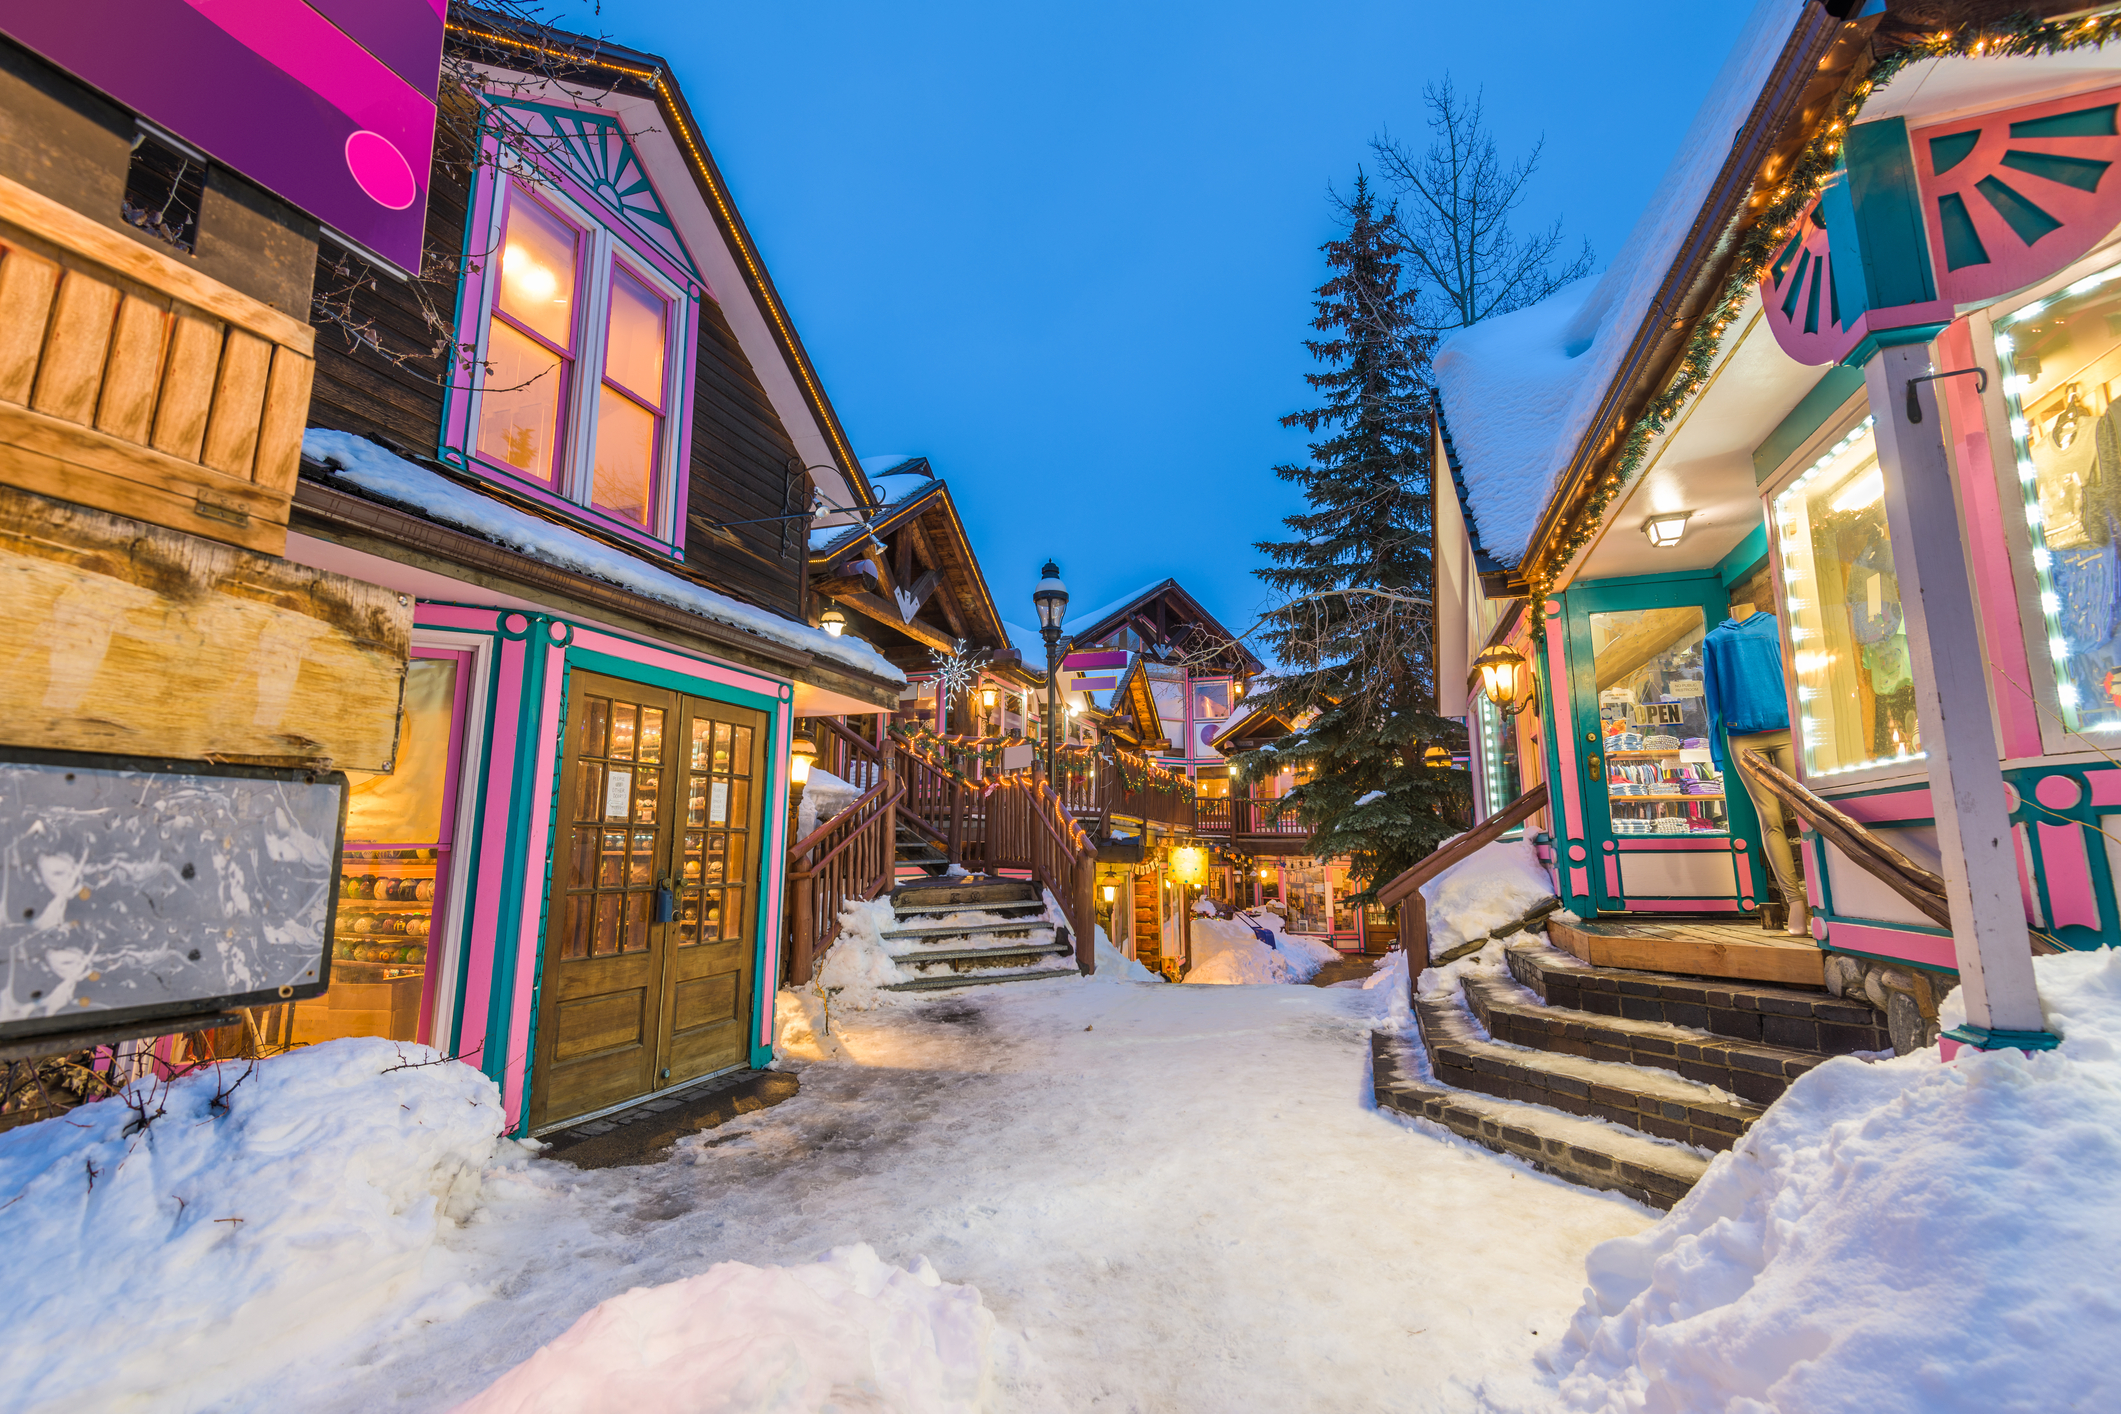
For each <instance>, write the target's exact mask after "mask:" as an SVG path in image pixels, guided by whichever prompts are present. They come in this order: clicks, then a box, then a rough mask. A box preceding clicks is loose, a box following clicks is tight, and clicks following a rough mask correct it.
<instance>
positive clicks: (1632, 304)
mask: <svg viewBox="0 0 2121 1414" xmlns="http://www.w3.org/2000/svg"><path fill="white" fill-rule="evenodd" d="M1805 3H1806V0H1759V3H1758V4H1757V5H1756V6H1755V7H1754V10H1753V16H1752V18H1751V19H1750V20H1748V21H1747V22H1746V27H1745V30H1744V32H1743V33H1742V34H1741V35H1740V36H1739V38H1738V42H1737V43H1736V44H1735V45H1734V46H1733V47H1732V49H1731V53H1730V57H1729V58H1727V59H1726V60H1725V61H1724V64H1723V69H1722V71H1721V72H1720V73H1718V74H1717V76H1716V79H1715V81H1714V82H1712V83H1711V84H1710V85H1709V89H1708V98H1707V99H1706V100H1705V101H1704V102H1703V103H1702V105H1701V109H1700V111H1699V112H1698V113H1697V114H1695V117H1694V122H1693V125H1692V126H1691V127H1690V128H1689V129H1688V130H1687V133H1686V135H1685V137H1684V138H1683V139H1682V140H1681V142H1680V144H1679V151H1678V152H1677V154H1676V155H1674V157H1673V158H1672V163H1671V166H1669V167H1668V168H1666V169H1665V174H1664V178H1663V180H1662V181H1660V182H1659V183H1658V185H1657V190H1656V192H1655V194H1654V195H1653V196H1652V198H1651V200H1650V202H1649V204H1648V206H1647V208H1646V209H1645V210H1644V212H1643V215H1642V217H1641V219H1640V220H1638V221H1637V222H1636V224H1635V229H1634V230H1633V231H1632V232H1630V233H1629V235H1628V238H1627V241H1626V243H1625V244H1623V245H1622V246H1621V248H1620V253H1619V254H1618V255H1617V256H1615V257H1614V259H1613V263H1612V265H1611V266H1609V267H1608V268H1607V269H1606V271H1605V273H1604V274H1602V275H1594V276H1590V277H1588V278H1586V279H1583V280H1579V281H1577V282H1576V283H1575V284H1572V285H1569V286H1567V287H1566V288H1564V289H1563V290H1561V291H1560V292H1559V293H1557V294H1555V295H1553V296H1551V297H1550V298H1548V299H1547V300H1545V301H1543V302H1542V303H1540V304H1537V305H1534V306H1532V307H1531V308H1529V309H1521V310H1518V311H1516V312H1515V313H1513V314H1506V315H1502V316H1500V317H1498V318H1495V319H1491V320H1487V321H1485V322H1483V323H1481V324H1478V325H1476V326H1474V327H1473V328H1471V329H1464V330H1460V331H1459V332H1458V333H1456V334H1453V335H1452V336H1451V337H1450V338H1448V339H1446V340H1445V341H1444V343H1443V345H1442V346H1441V347H1440V348H1439V349H1438V350H1437V352H1436V358H1435V365H1434V366H1435V374H1436V387H1437V391H1438V393H1439V394H1440V396H1441V398H1442V402H1443V410H1444V420H1445V422H1446V424H1447V425H1448V426H1449V428H1450V432H1451V443H1452V446H1453V448H1454V449H1455V450H1456V451H1457V453H1458V461H1459V469H1460V471H1461V473H1462V474H1463V475H1464V477H1465V481H1466V492H1467V501H1468V505H1467V510H1468V512H1469V513H1470V514H1471V516H1472V519H1473V522H1474V524H1475V525H1476V526H1478V528H1479V531H1480V542H1481V544H1482V545H1483V546H1484V547H1485V548H1486V549H1487V550H1488V552H1489V553H1491V554H1492V555H1494V557H1495V558H1496V560H1498V561H1499V562H1501V563H1502V564H1504V565H1508V566H1515V565H1517V564H1518V563H1520V562H1521V561H1522V560H1523V558H1524V555H1525V551H1526V550H1527V549H1528V548H1529V547H1530V543H1531V539H1532V532H1533V530H1534V529H1535V528H1536V527H1537V526H1538V524H1539V517H1540V514H1541V513H1542V512H1543V511H1545V509H1546V507H1547V502H1548V500H1549V499H1550V498H1551V497H1552V496H1553V494H1554V490H1555V487H1556V485H1557V484H1558V482H1559V481H1560V478H1561V473H1562V470H1563V468H1565V467H1566V466H1567V465H1568V463H1569V459H1570V458H1571V457H1572V456H1573V455H1574V454H1575V451H1576V447H1577V444H1578V443H1579V442H1581V441H1582V439H1583V437H1584V434H1585V433H1586V432H1588V431H1589V430H1590V426H1591V420H1592V418H1593V417H1595V416H1596V415H1597V410H1598V404H1599V401H1600V399H1602V398H1603V397H1604V396H1605V392H1606V389H1607V388H1608V387H1609V386H1611V384H1612V381H1613V377H1614V375H1615V373H1616V372H1617V371H1618V370H1619V367H1620V362H1621V359H1622V358H1623V357H1625V356H1626V353H1627V346H1628V343H1629V341H1630V340H1632V339H1633V338H1634V336H1635V331H1636V330H1637V329H1638V328H1639V327H1640V326H1641V324H1642V320H1643V317H1644V315H1645V313H1646V312H1647V310H1648V308H1649V305H1650V302H1651V301H1652V300H1653V299H1655V298H1656V295H1657V290H1658V287H1659V286H1660V285H1662V284H1663V283H1664V279H1665V277H1666V275H1668V274H1669V273H1670V272H1671V268H1672V262H1673V260H1674V259H1675V258H1676V257H1677V255H1678V253H1679V249H1680V246H1681V244H1682V243H1683V242H1684V241H1685V240H1686V236H1687V232H1688V230H1689V229H1691V227H1692V226H1693V223H1694V220H1695V218H1696V217H1697V216H1699V215H1700V213H1701V208H1702V206H1703V205H1704V203H1705V202H1706V201H1707V199H1708V196H1709V192H1710V189H1711V188H1712V187H1713V186H1714V184H1715V181H1716V177H1717V174H1718V172H1719V171H1721V169H1722V167H1723V163H1724V159H1725V158H1727V157H1728V156H1729V155H1730V152H1731V142H1732V135H1733V134H1734V133H1736V132H1738V131H1739V129H1740V128H1741V127H1743V126H1744V124H1745V121H1746V119H1747V117H1748V116H1749V115H1750V114H1751V112H1752V109H1753V105H1754V103H1755V102H1756V101H1757V100H1758V98H1759V96H1760V91H1761V89H1762V87H1763V86H1764V85H1765V83H1766V82H1767V79H1768V76H1769V75H1770V74H1771V73H1772V72H1773V70H1774V66H1775V61H1776V59H1777V58H1778V57H1779V56H1780V54H1781V53H1782V49H1783V43H1784V41H1785V40H1786V39H1787V38H1788V36H1789V34H1790V32H1791V29H1792V27H1793V26H1794V25H1795V24H1796V22H1797V20H1798V18H1799V17H1800V15H1801V14H1802V12H1803V9H1804V6H1805Z"/></svg>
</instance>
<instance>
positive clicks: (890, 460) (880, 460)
mask: <svg viewBox="0 0 2121 1414" xmlns="http://www.w3.org/2000/svg"><path fill="white" fill-rule="evenodd" d="M912 460H913V457H912V455H910V454H909V453H906V452H886V453H884V454H883V455H882V456H875V457H863V458H862V459H861V461H862V475H864V476H867V477H870V478H871V479H874V478H876V477H879V476H882V475H883V474H884V473H885V472H888V471H890V470H891V469H892V468H893V467H897V466H904V465H905V464H906V463H907V462H910V461H912Z"/></svg>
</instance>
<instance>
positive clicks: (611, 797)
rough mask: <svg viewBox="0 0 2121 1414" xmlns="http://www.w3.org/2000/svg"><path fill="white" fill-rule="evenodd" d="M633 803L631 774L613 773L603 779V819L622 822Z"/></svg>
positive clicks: (629, 772) (626, 772)
mask: <svg viewBox="0 0 2121 1414" xmlns="http://www.w3.org/2000/svg"><path fill="white" fill-rule="evenodd" d="M632 803H633V772H631V771H613V772H611V773H610V774H608V775H606V776H605V777H604V818H605V819H606V820H623V819H625V818H626V807H627V806H628V805H631V804H632Z"/></svg>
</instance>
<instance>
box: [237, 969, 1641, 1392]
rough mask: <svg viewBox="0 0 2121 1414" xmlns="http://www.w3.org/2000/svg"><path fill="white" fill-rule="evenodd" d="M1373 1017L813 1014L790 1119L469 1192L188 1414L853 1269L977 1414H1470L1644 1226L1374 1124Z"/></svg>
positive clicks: (1283, 994) (476, 1375)
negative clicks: (861, 1269) (730, 1287)
mask: <svg viewBox="0 0 2121 1414" xmlns="http://www.w3.org/2000/svg"><path fill="white" fill-rule="evenodd" d="M1385 1001H1386V995H1385V991H1384V989H1382V988H1378V989H1374V990H1370V991H1363V990H1359V989H1355V988H1345V987H1343V988H1323V989H1321V988H1312V987H1286V986H1283V987H1176V986H1164V985H1160V984H1148V985H1130V984H1121V985H1099V984H1095V983H1088V984H1086V983H1078V982H1062V983H1044V984H1034V985H1031V986H1026V987H1006V988H990V989H981V990H979V991H977V992H968V993H964V994H958V995H952V996H946V997H940V998H930V999H918V1000H908V1001H906V1002H904V1003H903V1004H898V1005H891V1006H886V1007H882V1008H879V1009H877V1010H873V1011H868V1012H863V1013H857V1014H854V1015H851V1016H848V1015H836V1016H835V1030H836V1032H837V1033H838V1035H839V1037H840V1039H841V1041H842V1043H843V1045H844V1046H845V1048H846V1050H847V1051H848V1053H849V1055H850V1056H851V1059H850V1060H832V1061H824V1062H818V1063H814V1064H811V1065H809V1066H807V1067H805V1068H804V1069H803V1071H802V1091H801V1093H800V1094H799V1095H798V1096H796V1097H795V1098H794V1099H792V1100H789V1101H788V1102H786V1103H784V1104H782V1105H780V1106H778V1107H775V1108H773V1109H770V1110H764V1111H761V1112H758V1113H756V1114H753V1115H749V1116H746V1117H744V1118H742V1119H739V1120H737V1121H735V1122H733V1123H730V1124H728V1125H725V1126H723V1127H721V1128H719V1129H715V1130H710V1131H707V1132H705V1133H703V1134H700V1135H698V1136H695V1137H693V1138H690V1139H687V1140H684V1141H681V1142H680V1144H679V1145H678V1147H677V1149H676V1150H675V1151H674V1152H673V1153H672V1154H671V1155H670V1157H669V1158H668V1159H667V1160H665V1161H664V1162H660V1163H656V1164H652V1165H646V1166H641V1167H635V1168H629V1169H618V1170H603V1171H594V1172H586V1173H585V1172H578V1171H576V1170H573V1169H571V1168H568V1167H567V1166H565V1165H562V1164H558V1163H552V1162H549V1161H538V1162H535V1163H532V1164H530V1165H528V1166H526V1167H524V1168H522V1169H521V1170H519V1173H520V1179H519V1180H518V1181H515V1182H510V1181H507V1180H505V1179H504V1180H501V1181H499V1182H496V1181H494V1180H492V1179H489V1182H488V1187H487V1191H486V1197H485V1199H484V1201H483V1203H482V1208H481V1215H480V1216H479V1217H478V1218H476V1219H474V1220H473V1222H472V1223H471V1224H470V1225H468V1226H467V1227H465V1228H463V1229H462V1230H460V1231H457V1232H454V1233H451V1234H450V1235H448V1236H446V1237H445V1238H444V1244H445V1246H444V1248H443V1249H442V1251H441V1252H439V1253H438V1254H437V1255H436V1256H435V1258H433V1259H432V1262H431V1265H432V1267H433V1270H431V1271H430V1272H429V1273H428V1274H427V1280H425V1281H424V1282H423V1283H422V1287H423V1293H424V1294H422V1295H419V1296H416V1297H409V1298H407V1300H406V1302H405V1303H404V1306H403V1308H402V1309H400V1310H399V1311H397V1312H395V1313H393V1314H392V1315H391V1316H389V1317H388V1318H386V1319H384V1320H382V1321H379V1322H377V1323H376V1324H374V1325H372V1326H370V1327H368V1328H366V1329H364V1330H360V1331H340V1332H331V1331H319V1332H317V1333H316V1334H317V1336H318V1338H319V1341H320V1344H321V1346H322V1348H320V1349H317V1350H316V1351H315V1352H314V1357H315V1358H314V1360H313V1361H306V1362H305V1363H303V1364H301V1365H298V1366H297V1367H296V1368H294V1369H293V1370H285V1369H283V1370H281V1371H279V1372H278V1373H276V1374H275V1375H273V1376H272V1377H271V1378H270V1379H267V1380H261V1381H260V1382H259V1383H258V1384H256V1385H255V1386H253V1387H251V1388H249V1389H245V1390H242V1391H230V1392H229V1393H230V1394H232V1395H234V1397H233V1398H231V1399H228V1400H225V1401H215V1402H214V1405H213V1407H216V1408H251V1409H260V1410H263V1409H274V1410H279V1409H287V1408H301V1409H305V1410H368V1409H373V1408H377V1407H381V1406H384V1405H389V1406H391V1407H404V1408H413V1409H443V1408H447V1407H448V1406H449V1405H451V1404H453V1403H455V1402H456V1401H457V1400H460V1399H463V1398H466V1397H468V1396H470V1395H472V1394H474V1393H476V1392H477V1391H479V1390H480V1389H481V1388H483V1387H484V1386H485V1385H487V1384H488V1383H489V1382H491V1381H492V1380H493V1379H494V1378H496V1377H497V1376H499V1375H500V1374H501V1373H503V1372H504V1371H506V1370H507V1369H508V1368H509V1367H511V1366H513V1365H514V1364H516V1363H517V1362H518V1361H521V1360H522V1359H524V1358H525V1357H527V1356H528V1355H530V1354H531V1353H532V1351H534V1350H535V1349H536V1348H537V1347H538V1346H540V1345H542V1344H544V1343H545V1342H547V1341H550V1340H552V1339H553V1338H554V1337H556V1336H558V1335H559V1334H560V1333H561V1332H563V1331H565V1330H566V1329H567V1327H568V1326H569V1325H570V1324H571V1323H572V1322H573V1321H574V1320H575V1319H576V1318H577V1317H578V1316H580V1315H581V1314H582V1313H583V1312H584V1311H586V1310H588V1309H589V1308H590V1307H591V1306H592V1305H594V1304H595V1303H597V1302H598V1301H601V1300H603V1299H605V1298H606V1297H609V1296H612V1295H615V1294H617V1293H619V1292H622V1291H624V1290H626V1289H627V1288H629V1287H633V1286H643V1285H649V1284H654V1283H662V1282H669V1281H674V1280H676V1279H679V1278H682V1277H686V1276H690V1275H692V1274H695V1273H698V1272H702V1271H704V1270H705V1269H706V1268H707V1267H708V1266H709V1265H710V1264H712V1263H714V1262H718V1261H723V1260H727V1259H732V1258H733V1259H737V1260H741V1261H745V1262H751V1263H757V1264H795V1263H802V1262H806V1261H809V1260H811V1259H813V1258H814V1257H816V1256H818V1255H819V1254H821V1253H823V1252H824V1251H825V1250H826V1249H828V1248H832V1247H836V1246H840V1245H843V1244H851V1243H858V1242H867V1243H870V1244H872V1245H873V1246H874V1247H875V1248H876V1250H877V1252H878V1253H879V1254H880V1255H881V1256H882V1257H883V1259H884V1260H885V1261H887V1262H892V1263H897V1264H899V1265H902V1266H907V1267H911V1266H913V1265H914V1264H915V1263H916V1262H917V1260H918V1259H919V1258H921V1257H922V1256H926V1257H927V1258H928V1259H929V1260H930V1261H932V1262H933V1263H934V1265H935V1268H936V1270H937V1271H938V1272H939V1273H940V1274H941V1277H942V1279H943V1280H944V1281H946V1282H952V1283H970V1284H972V1285H974V1286H976V1287H977V1288H978V1289H979V1291H980V1292H981V1294H982V1296H983V1298H984V1300H985V1302H986V1304H987V1306H988V1308H989V1309H990V1310H991V1311H993V1313H994V1315H995V1317H996V1320H997V1322H998V1329H997V1332H996V1336H997V1347H996V1348H997V1377H998V1378H997V1389H996V1397H995V1399H994V1401H993V1407H995V1408H998V1409H1011V1410H1016V1409H1028V1410H1086V1409H1113V1410H1144V1411H1173V1410H1203V1411H1233V1410H1276V1411H1280V1410H1299V1409H1315V1410H1336V1411H1338V1410H1350V1409H1407V1410H1429V1409H1461V1408H1468V1407H1471V1406H1473V1405H1474V1404H1475V1403H1476V1401H1475V1399H1474V1397H1473V1396H1472V1395H1471V1393H1470V1390H1469V1386H1471V1385H1472V1384H1474V1383H1476V1382H1478V1381H1479V1380H1481V1379H1482V1378H1483V1377H1492V1376H1493V1374H1494V1373H1495V1372H1497V1371H1501V1370H1510V1369H1518V1370H1523V1369H1528V1368H1529V1367H1530V1365H1531V1361H1532V1357H1533V1354H1534V1352H1535V1350H1537V1349H1538V1348H1539V1347H1541V1346H1543V1345H1547V1344H1550V1343H1551V1342H1552V1341H1553V1339H1554V1338H1555V1337H1556V1336H1557V1335H1559V1334H1560V1332H1561V1331H1562V1330H1563V1328H1564V1326H1565V1324H1566V1322H1567V1321H1568V1319H1569V1317H1570V1315H1571V1314H1572V1313H1573V1312H1574V1311H1575V1309H1576V1306H1577V1304H1578V1302H1579V1301H1580V1299H1581V1297H1582V1291H1583V1280H1584V1278H1583V1272H1584V1254H1585V1253H1586V1252H1587V1251H1588V1250H1589V1248H1590V1247H1591V1246H1592V1245H1593V1244H1595V1243H1597V1242H1600V1241H1603V1240H1604V1239H1606V1238H1610V1237H1615V1236H1619V1235H1622V1234H1626V1233H1633V1232H1638V1231H1641V1230H1642V1229H1644V1228H1646V1227H1648V1226H1649V1225H1650V1224H1651V1222H1652V1221H1653V1215H1652V1214H1650V1213H1649V1212H1648V1211H1647V1210H1645V1209H1642V1208H1639V1207H1636V1206H1634V1205H1633V1204H1631V1203H1628V1202H1625V1201H1624V1200H1621V1199H1617V1198H1613V1197H1609V1196H1605V1195H1601V1194H1596V1193H1592V1192H1588V1191H1586V1190H1583V1189H1578V1188H1573V1187H1570V1186H1568V1185H1566V1184H1563V1183H1560V1182H1557V1181H1555V1180H1551V1179H1548V1178H1545V1177H1543V1176H1540V1175H1538V1174H1535V1173H1533V1172H1530V1171H1529V1170H1527V1169H1524V1168H1522V1167H1519V1166H1517V1165H1515V1164H1513V1163H1512V1162H1510V1161H1507V1160H1504V1159H1500V1158H1498V1157H1496V1156H1494V1155H1491V1154H1489V1153H1487V1152H1485V1151H1483V1150H1477V1149H1473V1148H1470V1147H1468V1146H1466V1145H1464V1144H1462V1143H1461V1142H1460V1141H1457V1140H1455V1139H1451V1138H1447V1137H1437V1135H1436V1134H1433V1133H1430V1132H1423V1131H1420V1130H1417V1129H1415V1128H1413V1127H1411V1126H1409V1125H1407V1124H1405V1123H1403V1122H1401V1121H1398V1120H1396V1119H1394V1118H1391V1117H1389V1116H1385V1115H1380V1114H1379V1113H1377V1112H1376V1111H1375V1110H1374V1109H1372V1108H1371V1107H1370V1104H1369V1101H1368V1093H1369V1077H1368V1073H1367V1064H1368V1061H1367V1057H1368V1050H1369V1048H1368V1041H1367V1037H1368V1032H1369V1030H1370V1028H1371V1026H1372V1025H1373V1024H1375V1022H1376V1020H1377V1018H1378V1015H1379V1014H1380V1013H1381V1012H1382V1010H1383V1007H1384V1003H1385ZM459 1283H461V1285H460V1284H459Z"/></svg>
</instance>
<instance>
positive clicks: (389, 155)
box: [346, 128, 420, 211]
mask: <svg viewBox="0 0 2121 1414" xmlns="http://www.w3.org/2000/svg"><path fill="white" fill-rule="evenodd" d="M346 169H347V170H348V171H350V172H352V173H353V179H354V180H355V181H356V182H359V183H360V184H361V190H362V191H365V192H367V193H368V194H369V195H370V196H371V197H373V198H375V201H376V204H377V205H379V206H387V207H389V208H390V209H391V210H392V211H403V210H404V209H405V208H406V207H408V206H410V205H412V202H413V198H414V197H416V196H418V195H419V194H420V188H419V185H418V184H417V183H416V182H414V181H413V179H412V168H411V167H410V166H408V165H407V164H406V161H405V154H404V153H402V152H400V151H398V149H397V146H396V145H395V144H394V143H392V142H391V140H390V139H389V138H387V137H385V136H383V134H381V133H372V132H370V131H368V130H367V129H366V128H363V129H362V130H361V131H360V132H357V133H355V134H354V135H353V136H352V137H350V138H348V139H346Z"/></svg>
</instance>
